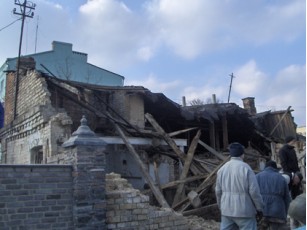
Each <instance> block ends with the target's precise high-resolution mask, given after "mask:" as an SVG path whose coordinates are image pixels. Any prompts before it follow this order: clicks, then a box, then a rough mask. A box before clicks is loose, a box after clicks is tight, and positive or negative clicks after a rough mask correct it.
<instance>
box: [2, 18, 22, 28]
mask: <svg viewBox="0 0 307 230" xmlns="http://www.w3.org/2000/svg"><path fill="white" fill-rule="evenodd" d="M21 19H22V18H18V19H16V20H15V21H13V22H11V23H10V24H8V25H7V26H5V27H3V28H1V29H0V31H2V30H4V29H6V28H7V27H9V26H11V25H13V24H14V23H15V22H17V21H19V20H21Z"/></svg>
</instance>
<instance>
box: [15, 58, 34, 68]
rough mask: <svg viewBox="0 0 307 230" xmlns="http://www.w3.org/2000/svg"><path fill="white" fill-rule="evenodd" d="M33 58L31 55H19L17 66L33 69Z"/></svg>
mask: <svg viewBox="0 0 307 230" xmlns="http://www.w3.org/2000/svg"><path fill="white" fill-rule="evenodd" d="M35 64H36V63H35V60H34V58H33V57H21V58H20V62H19V68H20V69H22V70H33V69H35Z"/></svg>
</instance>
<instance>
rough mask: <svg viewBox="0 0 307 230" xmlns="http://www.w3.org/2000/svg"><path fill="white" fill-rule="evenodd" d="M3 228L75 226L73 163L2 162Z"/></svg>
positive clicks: (0, 199)
mask: <svg viewBox="0 0 307 230" xmlns="http://www.w3.org/2000/svg"><path fill="white" fill-rule="evenodd" d="M0 175H1V177H0V188H1V189H0V207H1V208H0V213H1V215H0V229H8V230H10V229H29V230H36V229H63V230H64V229H65V230H67V229H74V228H73V215H72V207H73V200H72V195H71V194H72V167H71V166H64V165H52V166H51V165H1V166H0Z"/></svg>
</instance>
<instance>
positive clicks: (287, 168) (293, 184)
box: [278, 136, 302, 199]
mask: <svg viewBox="0 0 307 230" xmlns="http://www.w3.org/2000/svg"><path fill="white" fill-rule="evenodd" d="M285 142H286V144H285V145H284V146H283V147H282V148H281V149H280V150H279V154H278V155H279V159H280V164H281V167H282V169H283V172H284V173H286V174H288V175H289V177H290V183H289V189H290V191H291V197H292V199H295V197H296V196H298V195H299V194H301V193H302V191H301V180H302V174H301V173H300V169H299V167H298V160H297V156H296V152H295V149H294V146H295V143H296V139H295V138H294V137H293V136H288V137H286V138H285Z"/></svg>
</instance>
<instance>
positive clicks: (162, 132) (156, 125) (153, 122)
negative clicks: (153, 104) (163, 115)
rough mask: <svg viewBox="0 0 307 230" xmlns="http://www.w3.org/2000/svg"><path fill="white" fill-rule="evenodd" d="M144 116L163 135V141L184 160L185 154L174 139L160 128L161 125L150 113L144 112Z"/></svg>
mask: <svg viewBox="0 0 307 230" xmlns="http://www.w3.org/2000/svg"><path fill="white" fill-rule="evenodd" d="M145 117H146V119H147V120H148V121H149V122H150V124H151V125H152V126H153V127H154V128H155V130H157V132H158V133H160V134H161V135H162V136H163V138H164V139H165V141H166V142H167V143H168V144H169V145H170V146H171V147H172V149H173V150H174V152H175V153H176V154H177V156H178V157H180V159H181V160H184V159H185V157H186V156H185V154H184V153H183V152H182V151H181V150H180V149H179V148H178V146H177V145H176V143H175V141H174V140H173V139H172V138H171V137H170V136H169V135H167V133H166V132H165V131H164V130H163V129H162V127H161V126H160V125H159V124H158V123H157V122H156V121H155V119H154V118H153V117H152V115H151V114H149V113H146V114H145Z"/></svg>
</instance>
